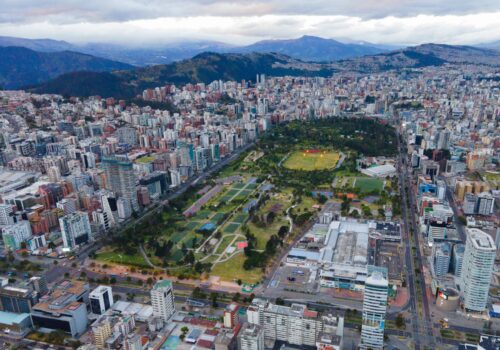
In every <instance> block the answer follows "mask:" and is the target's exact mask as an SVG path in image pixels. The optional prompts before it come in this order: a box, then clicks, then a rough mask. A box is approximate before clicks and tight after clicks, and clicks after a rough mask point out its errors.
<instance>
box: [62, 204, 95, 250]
mask: <svg viewBox="0 0 500 350" xmlns="http://www.w3.org/2000/svg"><path fill="white" fill-rule="evenodd" d="M59 226H60V227H61V235H62V239H63V247H64V248H65V249H67V250H72V249H74V248H75V247H76V246H77V245H79V244H83V243H87V242H88V241H89V240H90V239H91V238H92V230H91V228H90V220H89V216H88V215H87V213H85V212H81V211H77V212H74V213H72V214H69V215H65V216H63V217H60V218H59Z"/></svg>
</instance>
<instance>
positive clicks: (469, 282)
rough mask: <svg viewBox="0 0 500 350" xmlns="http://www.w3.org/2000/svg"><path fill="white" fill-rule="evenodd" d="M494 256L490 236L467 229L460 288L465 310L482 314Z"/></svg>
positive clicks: (493, 245) (493, 243) (479, 231)
mask: <svg viewBox="0 0 500 350" xmlns="http://www.w3.org/2000/svg"><path fill="white" fill-rule="evenodd" d="M495 256H496V246H495V242H494V241H493V239H492V238H491V236H490V235H488V234H487V233H486V232H484V231H481V230H479V229H476V228H467V241H466V243H465V252H464V261H463V264H462V275H461V288H460V289H461V291H462V299H463V306H464V308H465V310H467V311H473V312H483V311H484V310H485V309H486V305H487V302H488V292H489V289H490V282H491V274H492V272H493V264H494V262H495Z"/></svg>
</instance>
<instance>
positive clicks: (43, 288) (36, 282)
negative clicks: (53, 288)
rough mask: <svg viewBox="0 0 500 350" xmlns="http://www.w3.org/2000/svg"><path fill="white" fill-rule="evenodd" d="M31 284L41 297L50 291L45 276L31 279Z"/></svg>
mask: <svg viewBox="0 0 500 350" xmlns="http://www.w3.org/2000/svg"><path fill="white" fill-rule="evenodd" d="M30 283H31V285H32V286H33V288H34V289H35V291H36V292H37V293H38V294H40V295H45V294H47V292H48V291H49V288H48V286H47V279H46V278H45V275H41V276H33V277H31V278H30Z"/></svg>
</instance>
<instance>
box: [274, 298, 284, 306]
mask: <svg viewBox="0 0 500 350" xmlns="http://www.w3.org/2000/svg"><path fill="white" fill-rule="evenodd" d="M276 305H285V301H284V300H283V299H282V298H276Z"/></svg>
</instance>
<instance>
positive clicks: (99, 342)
mask: <svg viewBox="0 0 500 350" xmlns="http://www.w3.org/2000/svg"><path fill="white" fill-rule="evenodd" d="M112 334H113V324H112V319H110V318H109V317H106V316H101V318H98V319H97V321H96V322H95V323H94V324H93V325H92V338H93V339H92V340H93V343H94V345H95V346H96V347H97V348H98V349H106V340H107V339H108V338H109V337H110V336H111V335H112Z"/></svg>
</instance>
